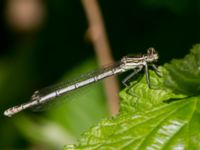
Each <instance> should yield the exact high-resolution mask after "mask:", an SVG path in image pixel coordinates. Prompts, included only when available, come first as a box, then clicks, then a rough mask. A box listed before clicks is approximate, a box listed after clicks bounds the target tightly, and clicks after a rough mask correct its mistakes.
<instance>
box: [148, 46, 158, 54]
mask: <svg viewBox="0 0 200 150" xmlns="http://www.w3.org/2000/svg"><path fill="white" fill-rule="evenodd" d="M155 53H156V50H155V49H154V48H152V47H151V48H148V50H147V54H148V55H153V54H155Z"/></svg>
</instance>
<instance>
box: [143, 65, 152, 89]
mask: <svg viewBox="0 0 200 150" xmlns="http://www.w3.org/2000/svg"><path fill="white" fill-rule="evenodd" d="M144 66H145V74H146V81H147V85H148V87H149V88H151V84H150V79H149V69H148V64H147V63H145V64H144Z"/></svg>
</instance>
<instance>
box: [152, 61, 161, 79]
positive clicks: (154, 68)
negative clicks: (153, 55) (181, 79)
mask: <svg viewBox="0 0 200 150" xmlns="http://www.w3.org/2000/svg"><path fill="white" fill-rule="evenodd" d="M151 66H152V68H153V70H154V71H155V73H156V74H157V75H158V76H159V77H161V76H162V75H161V72H160V71H159V70H158V68H157V67H156V65H154V64H151Z"/></svg>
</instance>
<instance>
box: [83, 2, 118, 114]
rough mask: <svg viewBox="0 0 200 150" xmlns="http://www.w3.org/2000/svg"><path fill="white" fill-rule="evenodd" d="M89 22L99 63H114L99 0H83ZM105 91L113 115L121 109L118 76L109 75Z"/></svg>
mask: <svg viewBox="0 0 200 150" xmlns="http://www.w3.org/2000/svg"><path fill="white" fill-rule="evenodd" d="M82 4H83V6H84V9H85V11H86V15H87V18H88V22H89V28H88V31H89V33H90V38H91V41H92V42H93V45H94V49H95V52H96V55H97V57H98V61H99V64H100V65H101V66H104V65H106V64H111V63H113V58H112V56H111V50H110V46H109V42H108V39H107V36H106V33H105V28H104V23H103V19H102V16H101V13H100V9H99V7H98V3H97V0H82ZM104 86H105V93H106V96H107V98H108V107H109V110H110V113H111V114H112V115H116V114H117V113H118V110H119V97H118V92H119V86H118V83H117V79H116V77H109V78H108V79H105V81H104Z"/></svg>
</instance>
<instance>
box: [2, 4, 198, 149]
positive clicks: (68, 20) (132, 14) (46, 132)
mask: <svg viewBox="0 0 200 150" xmlns="http://www.w3.org/2000/svg"><path fill="white" fill-rule="evenodd" d="M98 3H99V7H100V9H101V11H102V15H103V19H104V22H105V27H106V32H107V36H108V39H109V42H110V45H111V49H112V55H113V57H114V59H115V60H119V59H120V58H121V57H122V56H124V55H127V54H134V53H142V52H146V49H147V48H148V47H154V48H155V49H156V50H157V51H158V52H159V54H160V60H159V64H163V63H165V62H167V61H169V60H171V59H172V58H181V57H183V56H184V55H185V54H186V53H188V50H189V49H190V48H191V47H192V45H194V44H196V43H199V41H200V1H198V0H176V1H174V0H160V1H158V0H157V1H156V0H134V1H130V0H129V1H115V0H110V1H106V0H99V1H98ZM0 11H1V13H0V15H1V17H0V36H1V38H0V50H1V51H0V103H1V105H0V112H1V114H2V115H0V121H1V123H0V133H1V134H0V135H1V140H0V148H1V149H59V148H62V147H63V145H64V144H69V143H75V142H76V139H77V138H78V137H80V135H81V133H83V132H84V131H86V130H87V129H88V128H89V127H91V126H92V125H94V124H95V123H97V122H98V121H100V120H101V119H102V118H104V117H107V116H109V113H108V110H107V105H106V98H105V96H104V92H103V86H102V84H101V83H99V84H97V85H94V86H93V87H92V88H90V87H89V88H87V89H84V90H85V91H81V90H80V91H78V92H77V93H72V95H71V96H70V95H69V96H67V98H68V99H72V100H70V101H69V102H68V103H67V102H66V103H65V102H61V104H59V103H58V105H56V106H55V107H54V106H52V107H51V108H50V109H47V110H46V111H43V112H37V113H34V112H31V111H28V110H27V111H25V112H23V113H20V114H18V115H16V116H14V117H12V118H7V117H5V116H3V112H4V110H5V109H7V108H8V107H10V106H13V105H16V104H20V103H23V102H25V101H27V100H28V99H29V97H30V95H31V94H32V93H33V91H35V90H37V89H40V88H42V87H45V86H47V85H51V84H54V83H57V82H58V81H62V80H64V79H68V78H73V77H74V76H75V75H79V74H81V73H84V72H88V71H89V70H93V69H95V68H98V65H97V59H96V56H95V52H94V50H93V46H92V44H90V43H89V42H88V40H87V38H86V37H87V36H86V30H87V27H88V23H87V18H86V15H85V11H84V9H83V6H82V3H81V1H74V0H68V1H67V0H48V1H42V0H2V1H1V2H0ZM29 11H30V12H31V13H30V12H29ZM29 13H30V14H29ZM24 14H27V16H29V17H27V16H26V15H24ZM20 16H21V17H20ZM30 16H31V17H30ZM119 78H120V79H122V78H123V77H119ZM81 93H82V94H81Z"/></svg>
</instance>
